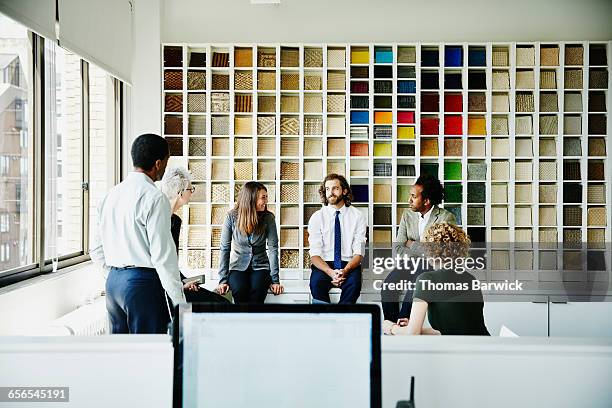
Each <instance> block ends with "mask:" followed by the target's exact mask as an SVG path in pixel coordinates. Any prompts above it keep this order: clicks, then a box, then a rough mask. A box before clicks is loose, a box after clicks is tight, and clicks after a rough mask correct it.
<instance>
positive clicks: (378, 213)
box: [374, 206, 391, 225]
mask: <svg viewBox="0 0 612 408" xmlns="http://www.w3.org/2000/svg"><path fill="white" fill-rule="evenodd" d="M374 225H391V207H381V206H375V207H374Z"/></svg>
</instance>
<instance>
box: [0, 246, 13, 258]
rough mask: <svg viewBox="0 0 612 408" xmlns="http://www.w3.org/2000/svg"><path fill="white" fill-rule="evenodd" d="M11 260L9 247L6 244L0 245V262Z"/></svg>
mask: <svg viewBox="0 0 612 408" xmlns="http://www.w3.org/2000/svg"><path fill="white" fill-rule="evenodd" d="M10 260H11V246H10V245H9V244H8V242H7V243H4V244H2V245H0V262H2V263H6V262H9V261H10Z"/></svg>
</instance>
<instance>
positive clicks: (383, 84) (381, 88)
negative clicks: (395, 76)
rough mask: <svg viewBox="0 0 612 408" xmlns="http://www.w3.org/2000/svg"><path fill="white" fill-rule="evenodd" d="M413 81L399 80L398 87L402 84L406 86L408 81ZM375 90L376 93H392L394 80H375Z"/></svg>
mask: <svg viewBox="0 0 612 408" xmlns="http://www.w3.org/2000/svg"><path fill="white" fill-rule="evenodd" d="M410 82H413V81H398V87H399V86H400V85H402V86H404V85H405V84H407V83H410ZM374 92H375V93H392V92H393V82H392V81H382V80H376V81H374Z"/></svg>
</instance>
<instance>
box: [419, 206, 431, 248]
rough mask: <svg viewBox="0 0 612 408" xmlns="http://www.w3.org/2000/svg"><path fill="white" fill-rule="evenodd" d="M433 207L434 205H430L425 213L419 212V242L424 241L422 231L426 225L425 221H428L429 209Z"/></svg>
mask: <svg viewBox="0 0 612 408" xmlns="http://www.w3.org/2000/svg"><path fill="white" fill-rule="evenodd" d="M434 207H435V206H433V205H432V206H431V208H430V209H429V211H427V212H426V213H425V215H423V214H421V213H419V237H421V242H423V241H424V237H423V233H424V232H425V226H426V225H427V222H428V221H429V217H430V216H431V211H432V210H433V209H434Z"/></svg>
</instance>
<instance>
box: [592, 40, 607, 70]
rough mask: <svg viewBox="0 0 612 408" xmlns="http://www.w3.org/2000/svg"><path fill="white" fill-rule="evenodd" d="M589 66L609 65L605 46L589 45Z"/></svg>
mask: <svg viewBox="0 0 612 408" xmlns="http://www.w3.org/2000/svg"><path fill="white" fill-rule="evenodd" d="M589 64H590V65H608V58H607V55H606V45H605V44H589Z"/></svg>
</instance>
